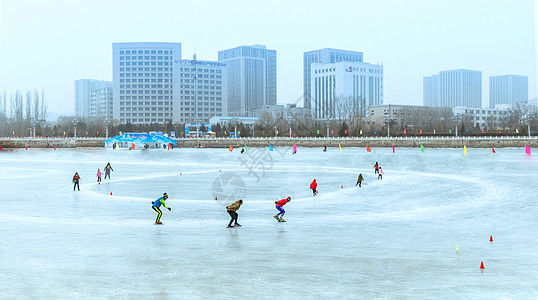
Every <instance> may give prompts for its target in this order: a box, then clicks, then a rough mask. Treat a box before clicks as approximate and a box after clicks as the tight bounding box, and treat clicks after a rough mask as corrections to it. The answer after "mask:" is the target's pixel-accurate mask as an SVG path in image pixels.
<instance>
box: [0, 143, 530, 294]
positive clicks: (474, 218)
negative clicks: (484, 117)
mask: <svg viewBox="0 0 538 300" xmlns="http://www.w3.org/2000/svg"><path fill="white" fill-rule="evenodd" d="M496 151H497V153H496V154H493V153H491V149H472V148H470V149H468V155H464V154H463V150H462V149H426V152H425V153H421V152H420V149H401V148H396V153H395V154H393V153H392V148H382V149H381V148H377V149H376V148H374V149H372V152H371V153H368V152H366V150H365V149H362V148H361V149H358V148H351V149H350V148H344V149H343V152H342V153H340V152H339V150H338V148H332V149H329V151H328V152H326V153H323V152H322V149H321V148H319V149H318V148H314V149H305V148H299V149H298V153H297V154H296V155H292V154H291V147H289V148H286V149H282V148H277V147H275V151H273V152H269V151H268V150H267V149H264V150H260V149H255V148H249V149H248V151H247V154H246V155H245V154H244V155H241V154H239V151H237V150H234V152H233V153H230V152H229V151H228V149H174V150H172V151H161V150H148V151H125V150H124V151H112V150H105V149H77V150H67V149H65V150H62V149H59V150H56V151H54V150H52V149H29V150H28V151H26V150H24V149H23V150H16V151H11V152H9V151H3V152H0V179H1V180H0V191H1V199H0V203H1V206H0V241H1V243H0V270H1V271H0V298H3V299H15V298H17V299H43V298H62V299H80V298H83V299H84V298H123V299H152V298H159V299H181V298H189V299H231V298H240V299H275V298H276V299H294V298H317V299H327V298H337V299H342V298H348V299H358V298H359V299H372V298H389V299H402V298H415V299H416V298H430V299H455V298H464V299H465V298H467V299H476V298H482V299H492V298H504V297H507V298H515V299H528V298H531V297H532V298H536V297H537V296H538V251H537V250H538V246H537V243H536V241H535V240H534V239H535V238H536V237H537V236H538V230H537V228H538V226H537V219H538V209H537V199H538V190H537V187H536V178H538V177H537V175H538V168H537V167H538V162H537V159H536V158H535V156H526V155H525V151H524V149H496ZM109 161H110V163H111V165H112V167H113V168H114V171H113V172H112V179H110V180H109V179H106V180H103V183H102V184H100V185H97V184H96V177H95V176H96V173H97V168H100V169H101V171H102V170H103V167H104V166H105V165H106V163H107V162H109ZM376 161H377V162H379V164H380V165H381V167H382V168H383V170H384V171H385V175H384V178H383V180H377V179H376V177H374V171H373V168H372V166H373V164H374V163H375V162H376ZM219 170H221V171H222V172H219ZM75 171H77V172H79V174H80V176H81V178H82V179H81V191H80V192H78V191H76V192H73V186H72V183H71V178H72V176H73V174H74V173H75ZM359 172H360V173H362V174H363V175H364V176H365V177H366V181H365V183H364V185H363V187H362V188H358V187H355V182H356V179H357V176H358V173H359ZM180 173H181V174H182V175H180ZM314 178H315V179H317V182H318V189H319V195H318V196H317V197H315V198H314V197H312V194H311V191H310V190H309V184H310V182H311V181H312V179H314ZM221 183H222V184H223V185H224V186H221ZM342 185H343V188H341V186H342ZM111 192H112V196H111V195H110V193H111ZM163 192H167V193H168V194H169V195H170V198H169V199H168V200H167V204H168V205H169V206H170V207H171V208H172V211H171V212H169V211H168V210H163V217H162V222H163V223H164V225H163V226H155V225H153V222H154V220H155V217H156V213H155V212H154V211H153V210H152V209H151V201H153V200H155V199H156V198H157V197H159V196H161V195H162V193H163ZM215 196H217V201H215ZM286 196H291V197H292V201H291V202H290V203H289V204H287V205H286V206H285V207H284V208H285V209H286V215H285V219H286V220H287V222H286V223H277V222H276V221H275V220H274V219H273V217H272V216H273V215H274V214H275V213H276V212H277V211H276V209H275V207H274V201H276V200H278V199H279V198H280V197H286ZM236 197H241V198H242V199H244V201H245V203H244V205H243V206H242V207H241V209H240V210H239V211H238V213H239V223H241V224H242V225H243V227H242V228H233V229H227V228H225V227H226V225H227V224H228V221H229V216H228V214H227V213H226V209H225V206H226V205H228V204H230V203H232V202H233V201H234V200H235V198H236ZM490 235H492V236H493V240H494V241H493V243H490V242H489V237H490ZM456 245H458V246H459V249H460V250H459V252H457V251H456ZM481 261H483V262H484V265H485V269H484V270H483V271H481V270H480V268H479V267H480V262H481Z"/></svg>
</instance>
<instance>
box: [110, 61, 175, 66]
mask: <svg viewBox="0 0 538 300" xmlns="http://www.w3.org/2000/svg"><path fill="white" fill-rule="evenodd" d="M171 65H172V63H171V62H167V61H165V62H162V61H159V62H155V61H152V62H149V61H145V62H141V61H139V62H135V61H133V63H131V62H123V61H122V62H120V66H171Z"/></svg>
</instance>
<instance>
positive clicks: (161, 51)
mask: <svg viewBox="0 0 538 300" xmlns="http://www.w3.org/2000/svg"><path fill="white" fill-rule="evenodd" d="M120 54H174V51H172V50H120Z"/></svg>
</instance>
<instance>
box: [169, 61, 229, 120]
mask: <svg viewBox="0 0 538 300" xmlns="http://www.w3.org/2000/svg"><path fill="white" fill-rule="evenodd" d="M194 58H195V59H193V60H187V59H184V60H181V61H180V62H179V63H178V65H177V67H178V70H179V85H180V94H179V101H180V108H179V122H180V123H208V122H209V119H211V118H212V117H214V116H226V115H227V114H228V93H227V88H228V82H227V75H228V74H227V72H226V64H224V63H221V62H215V61H204V60H196V57H194Z"/></svg>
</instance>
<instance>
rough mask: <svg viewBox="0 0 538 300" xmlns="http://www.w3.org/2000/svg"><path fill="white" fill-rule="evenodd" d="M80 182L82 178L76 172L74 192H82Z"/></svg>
mask: <svg viewBox="0 0 538 300" xmlns="http://www.w3.org/2000/svg"><path fill="white" fill-rule="evenodd" d="M79 181H80V176H79V175H78V172H75V175H74V176H73V183H74V185H73V191H74V190H75V188H78V190H79V191H80V185H79Z"/></svg>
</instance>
